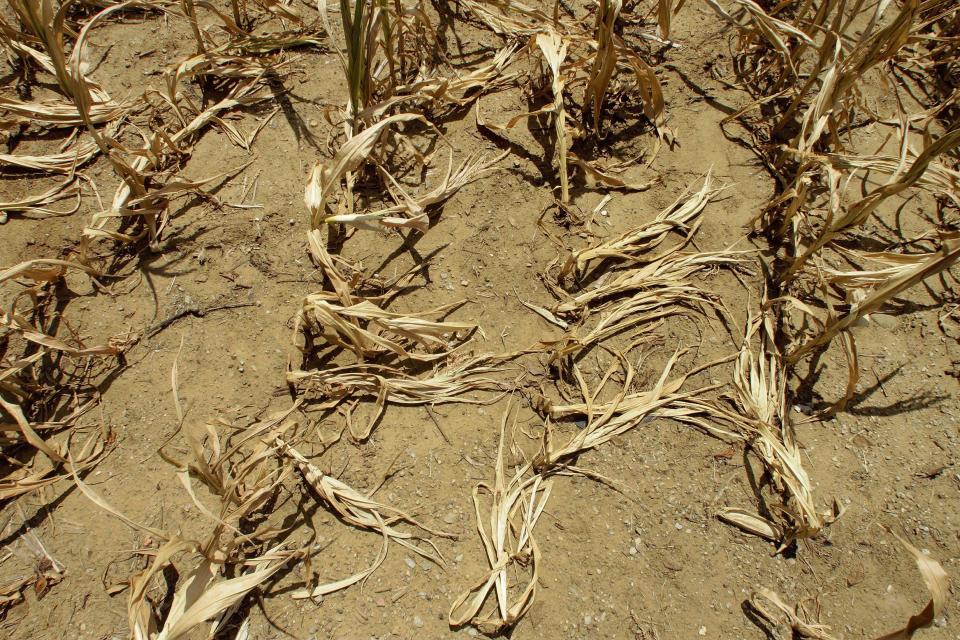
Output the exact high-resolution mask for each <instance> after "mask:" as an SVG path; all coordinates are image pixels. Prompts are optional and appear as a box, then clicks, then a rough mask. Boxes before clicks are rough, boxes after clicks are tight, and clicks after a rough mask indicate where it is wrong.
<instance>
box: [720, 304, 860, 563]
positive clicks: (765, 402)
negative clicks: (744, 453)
mask: <svg viewBox="0 0 960 640" xmlns="http://www.w3.org/2000/svg"><path fill="white" fill-rule="evenodd" d="M772 322H773V321H772V319H771V317H770V316H769V314H766V315H764V316H762V317H761V318H754V317H752V316H751V317H750V318H749V319H748V321H747V328H746V333H745V336H744V340H743V344H742V346H741V348H740V355H739V357H738V359H737V361H736V364H735V367H734V389H735V390H736V393H735V395H734V397H733V403H734V406H735V409H734V410H732V411H729V410H722V409H718V411H719V414H718V417H720V418H721V419H724V420H728V421H730V422H732V423H733V424H734V425H735V426H737V427H738V428H739V429H740V430H741V432H742V433H743V437H744V439H745V440H746V441H747V443H748V446H749V447H750V449H751V450H752V451H753V452H754V453H755V454H756V455H757V457H758V458H759V459H760V461H761V463H762V464H763V466H764V470H765V472H766V475H767V476H768V478H769V481H770V483H771V485H772V486H773V488H774V490H775V491H776V492H777V493H778V494H779V495H780V496H781V501H782V502H781V504H780V505H779V506H776V507H774V508H773V509H771V510H770V511H771V512H772V516H773V517H772V518H771V517H766V516H763V515H759V514H754V513H749V512H746V511H743V510H741V509H730V508H728V509H724V510H722V511H721V512H720V514H719V515H720V518H721V519H723V520H725V521H727V522H729V523H731V524H733V525H736V526H738V527H740V528H741V529H744V530H745V531H748V532H749V533H753V534H755V535H758V536H761V537H764V538H767V539H769V540H772V541H775V542H778V543H780V549H781V550H782V549H784V548H786V547H787V546H788V545H790V544H791V543H792V542H793V541H794V540H796V539H798V538H810V537H813V536H816V535H817V534H819V533H820V531H822V530H823V528H824V527H826V526H827V525H829V524H830V523H832V522H833V521H834V520H835V519H836V518H837V517H839V516H840V513H841V511H842V510H841V509H840V507H839V506H838V505H837V504H836V503H834V506H833V510H832V511H831V512H827V513H825V514H820V513H818V512H817V510H816V505H815V503H814V499H813V487H812V485H811V483H810V479H809V477H808V476H807V472H806V470H805V469H804V468H803V461H802V460H801V456H800V448H799V446H798V445H797V442H796V436H795V434H794V430H793V424H792V422H791V419H790V411H789V409H788V407H787V400H786V384H787V379H786V373H785V371H784V364H783V360H782V357H781V356H780V354H779V353H778V352H777V350H776V347H775V346H774V344H773V342H772V341H773V326H772ZM754 344H756V347H754Z"/></svg>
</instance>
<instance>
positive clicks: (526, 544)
mask: <svg viewBox="0 0 960 640" xmlns="http://www.w3.org/2000/svg"><path fill="white" fill-rule="evenodd" d="M510 412H511V407H510V406H509V405H508V406H507V408H506V410H505V412H504V415H503V421H502V422H501V424H500V445H499V447H498V449H497V461H496V467H495V470H494V481H493V485H492V486H491V485H490V484H488V483H486V482H480V483H479V484H477V485H476V486H475V487H474V489H473V504H474V509H475V510H476V515H477V531H478V532H479V533H480V539H481V541H482V542H483V548H484V552H485V553H486V557H487V563H488V564H489V565H490V572H489V573H488V574H487V575H486V576H484V577H483V578H482V579H481V580H479V581H478V582H477V583H476V584H475V585H474V586H472V587H471V588H470V589H468V590H467V591H466V592H464V593H463V594H462V595H461V596H460V597H459V598H457V599H456V601H454V603H453V605H452V606H451V607H450V612H449V614H448V619H449V622H450V625H451V626H453V627H462V626H464V625H467V624H469V625H472V626H474V627H476V628H477V629H479V630H480V631H482V632H483V633H485V634H488V635H497V634H501V633H504V632H507V631H509V630H510V629H511V628H512V627H513V626H514V625H516V624H517V622H519V620H520V618H522V617H523V615H524V614H525V613H526V612H527V611H528V610H529V609H530V606H531V605H532V604H533V601H534V598H536V595H537V580H538V565H539V563H540V548H539V547H538V545H537V541H536V539H535V538H534V536H533V530H534V528H535V527H536V524H537V521H538V520H539V519H540V515H541V514H542V513H543V510H544V507H546V504H547V500H548V499H549V497H550V490H551V488H552V485H551V481H550V480H545V479H543V477H542V476H540V475H528V472H529V471H530V464H529V463H527V464H524V465H522V466H518V467H517V469H516V471H515V473H514V474H513V476H512V477H510V478H509V479H508V478H507V466H506V460H505V457H504V448H505V446H506V438H507V436H506V427H507V421H508V419H509V417H510ZM514 426H516V421H515V420H514ZM484 494H486V495H489V496H490V500H491V504H490V508H489V512H488V513H487V514H486V518H485V517H484V513H483V510H482V501H481V496H482V495H484ZM484 520H486V521H487V524H486V526H485V525H484ZM519 567H523V568H528V569H527V570H528V571H529V578H528V579H527V581H526V584H525V585H524V586H523V587H522V589H521V590H520V593H519V595H514V594H513V593H512V592H513V591H515V589H514V588H513V587H514V585H513V584H511V583H512V580H511V576H512V575H513V574H514V572H512V571H510V569H511V568H519ZM491 592H492V593H494V594H495V599H496V608H495V609H494V611H492V612H490V613H487V614H484V613H482V610H483V607H484V603H485V602H486V601H487V599H488V598H489V596H490V594H491ZM514 598H515V599H514ZM511 600H513V601H512V602H511Z"/></svg>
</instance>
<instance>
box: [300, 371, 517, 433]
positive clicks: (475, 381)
mask: <svg viewBox="0 0 960 640" xmlns="http://www.w3.org/2000/svg"><path fill="white" fill-rule="evenodd" d="M519 355H521V354H520V353H519V352H518V353H506V354H482V355H479V356H471V357H463V358H461V359H453V360H452V361H450V362H447V363H445V364H443V365H442V366H439V367H437V368H436V369H434V370H433V371H431V372H428V373H426V374H424V375H420V376H415V375H411V374H408V373H405V372H403V371H401V370H400V369H397V368H394V367H389V366H383V365H372V364H371V365H350V366H346V367H333V368H329V369H315V370H312V371H303V370H294V371H290V372H288V373H287V381H288V382H289V383H290V384H294V385H296V386H297V387H298V388H300V389H302V390H303V391H308V392H313V393H317V394H319V395H320V396H321V397H324V398H328V399H329V404H330V406H333V405H336V404H338V403H339V402H341V401H343V400H345V399H348V398H353V397H356V398H361V399H363V398H372V399H373V400H374V403H375V412H374V416H373V417H372V418H370V420H369V421H368V422H367V424H366V425H364V426H358V425H355V424H354V423H353V421H352V420H351V419H350V415H349V414H348V421H347V424H348V426H349V428H350V433H351V434H352V435H353V437H354V438H355V439H357V440H365V439H366V438H367V437H369V435H370V432H371V430H372V429H373V426H374V424H376V422H377V420H378V419H379V417H380V415H381V414H382V413H383V411H384V409H385V407H386V405H387V403H396V404H402V405H408V406H409V405H433V404H443V403H448V402H462V403H467V404H488V403H490V402H494V401H495V400H496V398H493V399H489V400H478V399H475V398H465V397H463V396H464V395H465V394H467V393H471V392H477V391H485V392H499V393H501V394H502V393H505V392H507V391H509V390H511V389H512V388H513V387H514V386H515V385H514V384H512V383H511V382H510V381H507V380H504V379H503V378H502V374H503V368H502V367H501V366H499V365H502V364H503V363H505V362H507V361H509V360H512V359H513V358H516V357H517V356H519ZM497 374H499V375H497ZM498 397H499V396H498Z"/></svg>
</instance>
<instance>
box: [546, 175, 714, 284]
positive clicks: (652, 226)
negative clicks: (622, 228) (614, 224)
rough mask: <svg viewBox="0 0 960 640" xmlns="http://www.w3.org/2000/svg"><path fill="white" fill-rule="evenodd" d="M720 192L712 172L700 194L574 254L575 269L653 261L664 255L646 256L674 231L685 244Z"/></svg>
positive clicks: (578, 270)
mask: <svg viewBox="0 0 960 640" xmlns="http://www.w3.org/2000/svg"><path fill="white" fill-rule="evenodd" d="M721 190H722V188H717V187H714V186H713V182H712V180H711V173H710V172H708V173H707V175H706V177H704V180H703V186H702V187H701V188H700V190H699V191H697V192H694V193H692V194H690V195H687V194H683V195H681V196H680V197H679V198H677V199H676V200H675V201H674V202H673V204H671V205H670V206H669V207H667V208H666V209H664V210H663V211H661V212H660V213H658V214H657V217H656V218H654V219H653V220H652V221H651V222H648V223H645V224H642V225H640V226H639V227H637V228H636V229H632V230H630V231H627V232H625V233H622V234H620V235H619V236H616V237H614V238H611V239H609V240H605V241H604V242H602V243H600V244H598V245H595V246H592V247H589V248H587V249H580V250H577V251H574V252H573V255H572V256H571V258H570V260H571V261H572V262H573V263H574V264H575V265H576V270H577V272H578V273H580V274H582V273H583V272H584V270H585V269H586V266H587V265H588V264H589V263H590V262H591V261H592V260H603V259H607V258H613V259H618V260H623V261H628V262H629V261H642V262H653V261H655V260H657V259H658V258H659V257H661V256H650V257H647V256H645V255H644V254H645V253H646V252H648V251H650V250H651V249H654V248H656V247H657V246H659V245H660V244H661V243H662V242H663V241H664V240H665V239H666V238H667V236H668V235H669V234H670V233H671V232H673V233H677V234H679V235H681V236H682V237H683V238H684V241H686V240H687V239H689V238H690V237H691V236H692V235H693V234H694V233H696V231H697V229H698V228H699V227H700V218H699V216H700V214H701V213H702V212H703V210H704V208H706V206H707V203H708V202H710V200H712V199H713V198H714V197H716V195H717V194H718V193H720V191H721ZM674 250H675V249H671V250H670V251H674ZM567 271H569V266H567V267H565V268H564V273H565V272H567ZM561 275H563V274H561Z"/></svg>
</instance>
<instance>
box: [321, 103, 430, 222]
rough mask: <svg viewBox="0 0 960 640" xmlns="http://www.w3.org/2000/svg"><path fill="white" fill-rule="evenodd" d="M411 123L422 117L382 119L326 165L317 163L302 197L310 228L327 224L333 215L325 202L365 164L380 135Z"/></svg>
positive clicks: (410, 116)
mask: <svg viewBox="0 0 960 640" xmlns="http://www.w3.org/2000/svg"><path fill="white" fill-rule="evenodd" d="M411 120H420V121H424V119H423V116H420V115H417V114H414V113H399V114H396V115H392V116H389V117H387V118H384V119H383V120H381V121H380V122H378V123H376V124H375V125H373V126H371V127H368V128H367V129H364V130H363V131H362V132H360V133H359V134H357V135H355V136H353V137H352V138H350V139H349V140H347V141H346V142H345V143H344V144H343V146H342V147H340V149H339V150H338V151H337V153H336V155H335V156H334V157H333V159H332V160H331V161H330V162H329V163H328V164H325V163H323V162H317V163H316V164H315V165H314V166H313V170H312V171H311V172H310V179H309V181H308V182H307V189H306V193H305V195H304V202H305V203H306V205H307V209H308V210H309V211H310V216H311V218H310V226H311V228H314V229H316V228H318V227H319V226H320V225H321V224H323V223H325V222H327V219H328V218H329V217H330V216H331V215H332V214H331V213H330V212H329V211H328V201H329V200H330V197H331V196H332V195H333V192H334V190H335V189H336V188H337V187H338V186H339V184H340V181H341V180H343V179H344V177H346V175H347V174H348V173H349V172H351V171H355V170H356V169H358V168H359V167H360V165H361V164H363V163H364V162H366V160H367V159H368V158H369V157H370V154H371V153H373V150H374V148H375V147H376V144H377V141H378V140H379V139H380V136H381V135H382V134H383V132H384V131H385V130H386V129H387V128H388V127H389V126H390V125H392V124H395V123H398V122H409V121H411Z"/></svg>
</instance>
